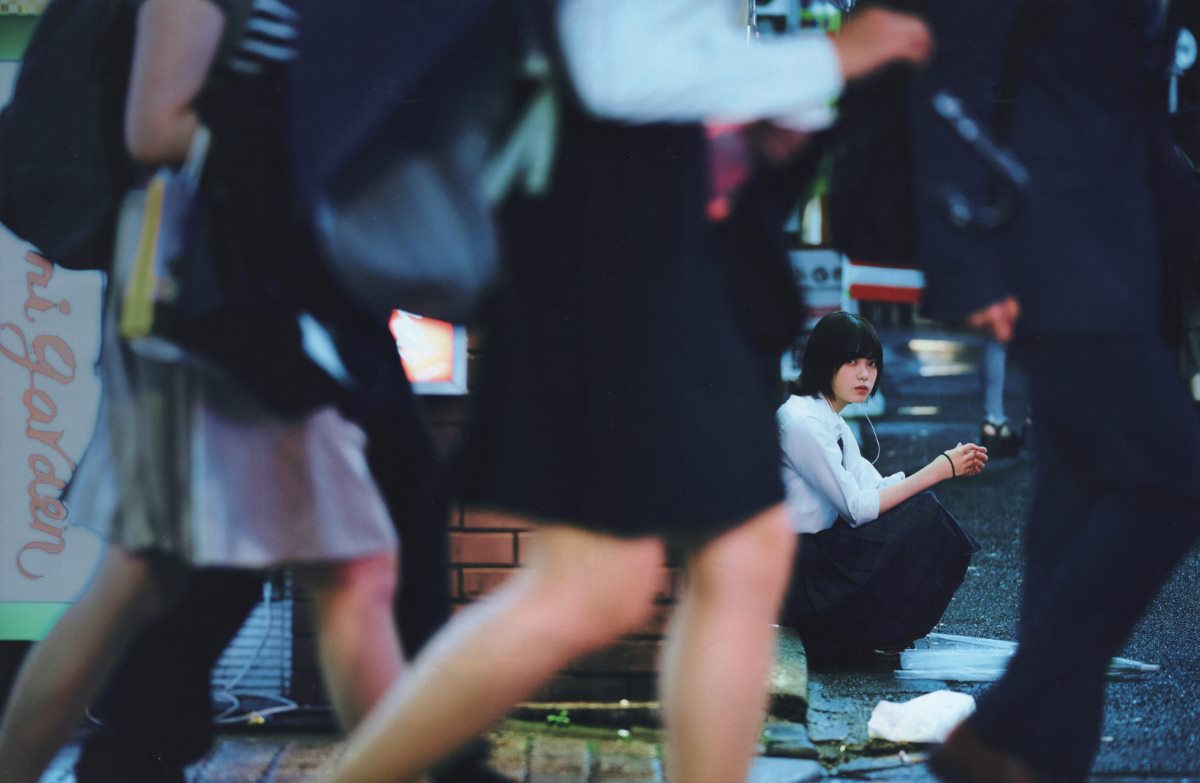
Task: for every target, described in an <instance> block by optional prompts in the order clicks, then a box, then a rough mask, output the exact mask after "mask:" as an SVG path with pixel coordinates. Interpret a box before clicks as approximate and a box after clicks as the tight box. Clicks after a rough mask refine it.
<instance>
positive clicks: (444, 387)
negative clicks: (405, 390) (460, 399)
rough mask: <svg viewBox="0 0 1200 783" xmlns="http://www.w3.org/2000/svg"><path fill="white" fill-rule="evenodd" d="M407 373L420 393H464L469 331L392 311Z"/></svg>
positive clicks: (394, 330)
mask: <svg viewBox="0 0 1200 783" xmlns="http://www.w3.org/2000/svg"><path fill="white" fill-rule="evenodd" d="M388 326H389V327H391V330H392V336H393V337H394V338H395V339H396V347H397V349H399V351H400V361H401V362H403V364H404V372H405V373H406V374H407V375H408V379H409V380H410V381H412V384H413V388H414V389H415V390H416V391H417V392H418V393H421V394H465V393H466V391H467V378H466V375H467V330H466V329H465V328H464V327H461V326H455V325H454V324H450V323H446V322H445V321H438V320H436V319H433V318H425V317H424V316H420V315H414V314H413V313H407V312H405V311H403V310H393V311H392V317H391V318H390V319H389V321H388Z"/></svg>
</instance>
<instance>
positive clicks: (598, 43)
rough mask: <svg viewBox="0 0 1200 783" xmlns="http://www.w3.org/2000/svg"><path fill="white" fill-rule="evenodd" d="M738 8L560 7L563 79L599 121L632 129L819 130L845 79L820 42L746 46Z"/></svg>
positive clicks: (711, 2) (814, 37)
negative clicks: (692, 125)
mask: <svg viewBox="0 0 1200 783" xmlns="http://www.w3.org/2000/svg"><path fill="white" fill-rule="evenodd" d="M742 5H745V3H744V2H741V3H739V2H734V0H560V2H559V17H558V22H559V35H560V38H561V41H562V47H563V55H564V58H565V60H566V63H567V70H568V71H569V72H570V74H571V78H572V81H573V82H574V84H575V89H576V91H577V92H578V93H579V96H580V98H581V99H582V100H583V102H584V104H585V105H586V106H587V107H588V108H589V109H590V110H592V111H593V112H595V113H596V114H599V115H601V116H605V117H611V118H617V119H624V120H627V121H630V122H660V121H675V122H699V121H705V120H717V121H722V122H748V121H753V120H759V119H775V120H776V121H777V122H779V123H781V124H783V125H787V126H789V127H793V128H795V129H797V130H819V129H821V128H824V127H826V126H828V125H829V124H830V123H831V122H832V120H833V116H834V111H833V103H834V101H835V100H836V99H837V97H838V95H839V94H840V93H841V91H842V83H843V79H842V69H841V64H840V62H839V60H838V56H837V52H836V50H835V49H834V46H833V44H832V43H831V42H830V40H829V38H828V37H827V36H826V35H825V34H824V33H815V32H803V33H794V34H789V35H784V36H778V37H771V38H767V39H764V40H761V41H755V42H753V43H748V42H747V40H746V30H745V26H744V25H742V24H741V23H740V22H739V19H738V9H739V7H740V6H742Z"/></svg>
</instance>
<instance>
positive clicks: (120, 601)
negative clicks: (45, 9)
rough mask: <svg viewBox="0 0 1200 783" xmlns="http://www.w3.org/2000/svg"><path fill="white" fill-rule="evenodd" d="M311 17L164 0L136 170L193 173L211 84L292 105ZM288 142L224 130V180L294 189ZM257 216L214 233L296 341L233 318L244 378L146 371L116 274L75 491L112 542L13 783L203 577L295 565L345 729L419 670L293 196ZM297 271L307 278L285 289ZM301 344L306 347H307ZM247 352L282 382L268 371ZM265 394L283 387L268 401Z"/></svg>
mask: <svg viewBox="0 0 1200 783" xmlns="http://www.w3.org/2000/svg"><path fill="white" fill-rule="evenodd" d="M295 21H296V20H295V12H294V11H293V10H292V9H291V7H290V6H289V5H288V4H287V3H284V2H278V1H277V0H253V2H251V0H244V1H243V0H229V2H225V1H224V0H222V2H210V0H146V2H145V3H143V4H142V6H141V9H140V11H139V14H138V21H137V32H136V42H135V50H134V63H133V68H132V73H131V76H130V88H129V97H128V103H127V107H126V113H125V116H126V142H127V144H128V147H129V150H130V152H131V154H132V155H133V157H134V158H135V159H137V160H138V161H140V162H142V163H144V164H148V165H150V164H177V163H178V162H179V161H181V160H182V159H183V157H184V155H185V154H186V152H187V151H188V149H189V147H190V146H191V144H192V140H193V137H194V134H196V132H197V130H198V128H199V127H200V124H201V120H200V118H199V116H198V114H197V111H196V108H195V106H196V104H197V102H198V101H215V100H216V98H215V97H214V95H213V91H212V90H211V89H208V88H209V86H211V85H212V84H213V80H214V79H219V80H222V81H224V83H225V88H226V89H238V90H242V92H241V95H242V96H243V97H244V96H246V95H248V94H251V93H254V92H255V91H256V90H261V91H262V92H261V94H260V96H259V100H258V101H257V104H258V105H262V106H264V107H269V106H271V105H272V104H273V101H276V100H279V96H280V94H281V84H282V82H281V81H280V80H279V69H280V68H282V67H283V65H284V63H286V61H287V60H288V59H289V58H291V57H293V56H294V46H295V39H294V25H295ZM218 53H220V55H219V56H218ZM202 91H203V93H204V94H203V95H202ZM209 105H210V106H211V104H209ZM251 105H254V104H251ZM279 116H282V115H281V114H280V115H279ZM213 119H214V120H220V119H221V118H220V117H219V116H216V115H214V117H213ZM245 127H247V128H254V129H259V128H260V127H267V126H253V125H247V126H245ZM279 138H280V136H279V135H278V134H276V135H274V136H273V137H272V136H269V135H264V136H260V137H252V138H243V137H241V136H237V137H233V136H229V135H227V134H223V133H222V132H221V131H220V128H219V127H218V128H217V132H216V133H215V139H216V140H215V143H214V152H215V153H219V154H216V156H215V158H210V167H209V168H210V171H209V173H210V174H217V175H218V176H221V175H225V176H227V175H229V173H230V170H231V169H230V167H233V168H234V169H236V168H238V167H239V166H240V168H241V172H242V173H244V175H245V177H246V178H247V179H246V180H245V182H246V183H249V184H247V185H246V186H245V187H246V190H247V191H249V192H251V193H267V194H271V193H281V192H283V191H282V189H283V183H282V182H281V181H279V180H277V179H276V177H278V176H279V175H281V174H282V172H283V168H282V154H281V153H280V152H278V147H279V144H278V139H279ZM272 139H274V143H273V142H272ZM239 153H240V155H239ZM214 167H215V168H214ZM237 181H238V180H233V179H225V180H223V182H224V184H226V185H230V183H232V182H237ZM210 187H211V186H210ZM273 188H276V189H279V190H277V191H276V190H273ZM214 196H215V194H214ZM250 203H254V204H255V205H256V209H257V210H258V214H257V215H256V217H255V218H254V220H255V221H257V220H261V221H262V226H261V227H260V229H259V230H258V231H257V232H255V231H251V230H249V229H245V224H244V223H242V224H238V223H236V222H231V223H229V224H224V225H223V227H224V228H226V229H228V231H227V232H224V233H223V235H222V236H221V237H217V238H215V239H219V240H221V241H222V242H224V245H223V246H227V245H228V244H230V240H231V239H233V236H232V235H236V237H237V239H239V240H242V241H245V242H246V243H247V244H248V245H249V247H248V248H245V251H246V252H245V256H246V257H248V258H252V259H255V260H256V261H257V263H258V266H257V267H256V268H255V269H254V272H255V273H258V274H262V275H263V276H264V278H265V279H267V280H271V281H273V282H274V283H275V285H273V286H272V285H266V286H265V287H264V289H263V290H264V291H265V292H267V293H268V294H270V296H265V297H264V298H263V299H262V300H261V301H259V302H258V303H257V304H259V305H260V309H261V311H262V312H261V313H257V314H256V318H255V319H251V320H250V321H249V322H251V323H254V322H258V323H262V324H263V326H264V330H265V329H266V328H267V327H268V326H277V327H278V328H276V329H275V330H274V331H271V332H269V333H268V334H265V335H264V334H254V333H238V331H237V329H236V328H234V327H233V326H231V325H230V324H228V323H226V324H224V325H225V327H226V328H225V329H224V330H214V332H213V341H214V342H218V343H219V342H220V341H221V339H222V338H223V339H225V340H226V341H227V342H228V343H230V344H229V345H228V347H229V348H230V349H231V351H234V352H235V353H236V352H238V351H240V354H238V355H239V356H241V357H243V359H240V360H239V359H235V360H234V362H235V366H236V362H237V361H242V362H243V364H242V366H244V367H246V368H247V371H246V372H245V373H239V374H238V375H237V376H236V378H234V379H231V378H230V377H229V376H228V375H227V374H225V373H221V372H217V371H210V370H206V369H200V368H198V367H196V366H194V365H191V364H182V363H178V364H172V363H166V364H164V363H159V362H157V361H154V360H150V359H146V358H144V357H142V356H140V355H138V354H137V353H135V352H134V351H132V350H131V348H130V346H129V345H127V344H125V343H123V342H122V341H121V340H120V339H119V338H118V333H117V329H116V322H117V317H118V310H119V301H120V296H119V292H120V291H121V290H122V289H123V287H124V280H123V279H122V277H123V275H124V274H128V270H126V269H124V268H123V265H122V264H121V263H120V259H118V262H117V263H116V264H114V276H113V279H112V280H111V281H110V285H109V291H110V294H109V302H108V306H107V307H106V312H105V323H104V327H103V328H104V346H103V349H102V358H101V374H102V379H103V381H104V392H103V398H102V404H101V413H100V419H99V423H98V425H97V428H96V435H95V437H94V439H93V442H92V443H91V444H90V445H89V448H88V452H87V453H86V454H85V456H84V458H83V460H82V461H81V463H80V466H79V469H78V471H77V472H76V474H75V476H74V479H73V484H72V486H71V488H70V494H69V499H70V500H71V501H72V503H73V504H74V505H75V506H76V507H77V509H78V510H79V512H80V513H79V514H78V515H77V517H78V518H81V519H85V520H86V521H87V523H88V524H91V525H95V526H96V527H97V528H101V529H103V530H104V531H105V532H106V533H107V535H108V537H109V540H110V546H109V548H108V552H107V554H106V555H105V558H104V561H103V563H102V565H101V566H100V571H99V573H98V574H97V575H96V576H95V577H94V579H93V580H92V582H91V583H90V585H89V586H88V588H87V589H86V591H85V592H84V594H83V596H81V598H80V599H79V600H78V601H77V602H76V603H75V604H73V605H72V607H71V608H70V609H68V611H67V613H66V614H65V615H64V616H63V618H62V619H61V620H60V621H59V622H58V623H57V624H56V625H55V627H54V628H53V629H52V630H51V631H50V633H49V634H48V635H47V637H46V639H45V640H43V641H42V642H41V643H40V644H38V645H37V646H36V647H35V648H34V649H33V651H32V652H31V654H30V656H29V658H28V660H27V661H26V664H25V666H24V668H23V670H22V672H21V674H20V676H19V678H18V681H17V683H16V686H15V689H14V691H13V693H12V695H11V698H10V701H9V705H8V709H7V712H6V714H5V716H4V720H3V723H2V725H0V768H3V769H4V772H5V780H6V781H13V783H34V781H36V780H37V779H38V778H39V776H40V774H41V771H42V770H43V769H44V768H45V766H46V765H47V763H48V762H49V761H50V759H51V758H52V756H53V754H54V753H55V751H56V750H57V749H58V747H59V746H60V745H61V744H62V742H64V741H65V739H66V737H67V736H68V734H69V732H70V730H71V728H72V727H73V725H74V722H75V720H76V719H77V718H78V716H79V714H80V713H81V712H82V710H83V707H84V706H85V705H86V704H88V703H89V702H90V700H91V698H92V696H93V695H95V693H96V691H97V690H98V689H99V688H100V687H101V685H102V684H103V682H104V680H105V676H106V674H107V673H108V671H109V670H110V669H111V668H112V667H113V666H114V664H115V663H116V662H117V661H118V660H119V658H120V656H121V654H122V651H123V650H124V648H125V647H126V644H127V642H128V640H129V639H130V637H131V636H132V634H133V633H134V632H135V631H136V630H138V629H139V628H140V627H142V626H143V625H144V624H145V623H146V622H147V621H148V620H149V619H151V618H152V617H154V616H156V615H158V614H160V613H161V612H162V611H163V610H164V609H165V608H167V607H169V606H170V605H171V603H172V601H173V598H174V597H175V595H176V594H177V591H178V589H179V586H180V585H181V583H182V582H183V581H184V580H185V579H186V576H187V566H188V565H226V566H239V567H251V568H262V567H266V566H273V565H283V564H286V565H289V566H291V567H292V568H293V572H294V573H295V574H296V576H297V578H298V579H299V580H300V581H301V583H302V584H304V586H305V587H306V588H307V589H308V590H309V592H310V594H311V595H312V598H313V603H314V608H315V612H316V617H317V626H318V648H319V649H318V652H319V656H320V660H321V663H322V667H323V672H324V674H325V682H326V686H327V687H328V689H329V692H330V695H331V698H332V701H333V704H334V709H335V712H336V714H337V715H338V718H339V720H340V721H341V723H342V724H343V725H344V726H346V727H350V726H353V725H355V724H356V723H357V722H358V721H359V719H360V718H361V717H362V716H363V715H364V714H366V712H367V711H368V709H369V708H370V707H371V706H372V704H373V703H374V702H375V700H376V699H377V698H378V697H379V695H380V694H382V692H383V691H384V689H385V688H386V687H387V686H388V684H389V683H391V682H392V681H393V680H394V679H396V677H397V676H398V674H399V672H400V670H401V667H402V653H401V649H400V645H399V642H398V639H397V636H396V631H395V623H394V621H393V616H392V608H391V599H392V595H393V592H394V590H395V582H396V578H397V577H396V546H397V540H396V534H395V531H394V529H393V526H392V523H391V521H390V520H389V518H388V514H387V509H386V506H385V503H384V500H383V498H382V496H381V493H380V490H379V489H378V487H377V486H376V484H375V483H374V481H373V480H372V478H371V476H370V473H369V471H368V467H367V461H366V454H365V451H366V449H368V448H370V446H369V444H367V442H366V439H365V436H364V434H363V431H362V427H361V426H360V425H359V424H357V423H355V422H354V421H352V420H351V419H350V418H349V417H348V416H347V415H344V414H343V413H342V411H341V410H340V409H339V404H345V400H344V398H343V397H341V396H340V395H339V393H338V391H337V390H338V389H339V388H340V386H339V384H338V383H337V382H335V381H334V380H333V379H331V377H330V376H329V374H328V373H326V372H324V371H323V370H322V369H321V368H320V367H319V366H317V365H316V364H315V363H313V362H311V361H310V360H309V359H308V358H307V357H308V354H307V353H306V352H305V351H304V350H303V349H302V347H301V339H300V338H301V334H302V332H301V328H302V327H301V320H300V313H299V312H297V310H298V307H296V306H295V305H293V306H292V309H290V310H289V307H288V302H289V298H288V295H287V293H286V292H288V290H289V289H288V286H287V285H286V283H288V282H290V281H291V279H292V277H298V276H299V275H300V271H301V270H302V268H303V267H302V266H301V265H302V262H303V259H304V255H303V250H304V244H303V242H302V237H303V234H302V233H301V232H284V231H281V230H280V227H281V226H285V225H286V218H285V217H284V215H285V214H286V213H284V212H282V211H280V212H274V213H273V212H271V207H272V206H274V205H275V202H272V201H265V202H263V201H258V202H250ZM244 220H245V221H246V222H250V221H251V218H250V217H248V216H247V217H245V218H244ZM281 269H284V270H294V271H293V274H291V275H288V276H287V277H275V278H271V277H270V275H271V273H272V271H275V272H278V271H279V270H281ZM247 271H249V270H246V269H242V270H239V272H247ZM239 279H245V277H244V276H243V277H241V278H239ZM272 297H273V298H272ZM333 297H334V294H333V293H332V291H327V292H326V298H327V299H332V298H333ZM272 319H275V320H272ZM327 332H331V333H333V335H334V338H335V339H334V340H333V342H334V343H335V344H336V343H338V342H340V344H341V345H342V346H343V347H347V346H351V345H353V344H355V343H356V342H359V341H362V342H363V343H365V344H366V345H368V346H369V345H376V346H377V345H379V344H380V341H383V342H384V344H386V343H388V342H389V338H387V337H386V327H385V325H383V324H378V325H362V324H358V323H356V322H354V321H352V320H351V321H348V322H345V323H340V324H336V325H331V327H330V329H328V330H327ZM289 334H291V335H294V336H295V337H296V339H295V340H294V341H292V342H291V343H288V342H287V341H286V340H285V339H284V338H285V337H286V336H287V335H289ZM264 339H267V342H263V340H264ZM271 340H274V341H273V342H272V341H271ZM372 351H373V349H367V350H366V351H365V352H363V353H355V352H354V351H353V350H345V351H343V352H342V353H341V359H342V364H343V367H344V369H345V371H346V373H347V374H348V375H349V376H350V377H351V378H357V377H365V378H366V379H368V381H369V379H370V373H371V371H372V368H373V367H374V368H375V369H378V368H379V367H380V366H381V365H373V364H372V361H371V359H370V357H371V356H375V357H378V356H379V354H378V352H372ZM245 357H250V358H251V359H256V360H257V365H258V366H259V367H262V368H266V369H267V370H273V371H274V373H271V372H267V373H263V374H261V375H258V376H254V375H252V374H251V372H250V369H252V368H253V364H251V363H250V362H247V361H245ZM280 368H287V374H285V375H281V374H280ZM361 373H366V375H365V376H362V375H361ZM243 384H245V388H244V387H243ZM247 388H252V389H254V390H256V391H258V392H261V393H263V394H266V395H267V396H266V397H265V401H264V398H263V396H261V395H260V396H253V395H251V394H250V393H249V392H248V391H247V390H246V389H247ZM366 388H371V386H370V384H369V382H368V383H367V384H366ZM269 392H273V393H270V394H267V393H269ZM272 402H278V403H280V404H283V405H286V406H287V412H286V413H281V412H278V411H277V410H275V409H272V408H271V407H269V405H270V403H272ZM376 412H377V411H376ZM370 413H371V411H370V410H368V411H366V414H368V415H369V414H370Z"/></svg>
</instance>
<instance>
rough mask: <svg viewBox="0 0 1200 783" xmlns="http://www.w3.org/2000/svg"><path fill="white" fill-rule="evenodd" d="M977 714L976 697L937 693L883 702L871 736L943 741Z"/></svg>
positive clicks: (874, 713)
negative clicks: (899, 700) (958, 726)
mask: <svg viewBox="0 0 1200 783" xmlns="http://www.w3.org/2000/svg"><path fill="white" fill-rule="evenodd" d="M974 711H975V697H974V696H971V695H969V694H966V693H955V692H954V691H934V692H933V693H926V694H925V695H923V696H918V697H917V698H915V699H911V700H909V701H906V702H894V701H881V702H879V704H877V705H875V709H874V711H872V712H871V719H870V720H869V721H867V735H868V736H869V737H871V738H872V739H883V740H890V741H892V742H926V743H928V742H942V741H944V740H945V739H946V735H948V734H949V733H950V730H951V729H953V728H954V727H955V726H957V725H958V724H959V723H962V722H963V721H964V720H966V718H967V717H968V716H969V715H970V714H971V713H973V712H974Z"/></svg>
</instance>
